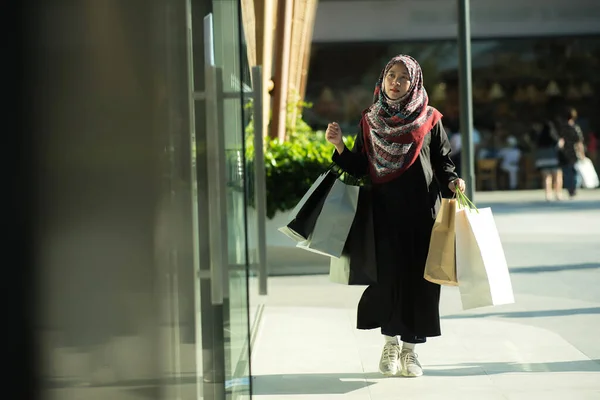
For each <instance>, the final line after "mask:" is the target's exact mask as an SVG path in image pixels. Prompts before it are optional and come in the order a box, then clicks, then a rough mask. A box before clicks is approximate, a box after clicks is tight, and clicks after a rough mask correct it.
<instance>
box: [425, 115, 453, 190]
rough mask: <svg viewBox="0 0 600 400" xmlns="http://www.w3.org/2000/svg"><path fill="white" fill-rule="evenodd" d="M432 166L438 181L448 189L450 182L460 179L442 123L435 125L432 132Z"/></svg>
mask: <svg viewBox="0 0 600 400" xmlns="http://www.w3.org/2000/svg"><path fill="white" fill-rule="evenodd" d="M431 135H432V136H431V144H430V146H431V164H432V167H433V172H434V174H435V176H436V178H437V180H438V181H439V182H440V183H441V184H443V185H444V187H447V186H448V184H449V183H450V182H452V181H453V180H455V179H457V178H458V175H457V174H456V172H455V171H454V170H455V166H454V163H453V162H452V160H451V159H450V151H451V146H450V141H449V140H448V135H446V131H444V127H443V126H442V122H441V121H440V122H438V123H437V124H435V126H434V127H433V129H432V130H431Z"/></svg>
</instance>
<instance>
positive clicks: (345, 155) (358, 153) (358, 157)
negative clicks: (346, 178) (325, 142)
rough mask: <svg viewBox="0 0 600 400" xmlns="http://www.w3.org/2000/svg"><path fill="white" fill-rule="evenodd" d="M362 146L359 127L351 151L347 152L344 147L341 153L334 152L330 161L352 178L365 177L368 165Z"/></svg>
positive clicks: (361, 135) (361, 134)
mask: <svg viewBox="0 0 600 400" xmlns="http://www.w3.org/2000/svg"><path fill="white" fill-rule="evenodd" d="M363 146H364V142H363V133H362V128H361V127H360V125H359V128H358V133H357V134H356V138H355V140H354V147H353V148H352V150H348V148H347V147H346V146H344V151H343V152H342V153H338V151H337V150H334V153H333V156H332V157H331V160H332V161H333V162H334V163H336V164H337V165H338V166H339V167H340V168H341V169H343V170H344V171H346V172H347V173H349V174H350V175H352V176H354V177H357V178H360V177H362V176H365V175H367V173H368V172H369V163H368V159H367V154H366V153H365V152H364V151H363Z"/></svg>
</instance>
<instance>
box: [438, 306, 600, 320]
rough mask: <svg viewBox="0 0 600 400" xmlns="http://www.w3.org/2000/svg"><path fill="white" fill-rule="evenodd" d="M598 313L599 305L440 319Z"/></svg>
mask: <svg viewBox="0 0 600 400" xmlns="http://www.w3.org/2000/svg"><path fill="white" fill-rule="evenodd" d="M582 314H600V307H589V308H568V309H563V310H540V311H507V312H497V313H485V314H455V315H447V316H444V317H442V319H471V318H482V317H483V318H485V317H499V318H541V317H564V316H568V315H582Z"/></svg>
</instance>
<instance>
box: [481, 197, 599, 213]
mask: <svg viewBox="0 0 600 400" xmlns="http://www.w3.org/2000/svg"><path fill="white" fill-rule="evenodd" d="M477 207H478V208H486V207H491V208H492V212H493V213H494V214H519V213H532V214H533V213H547V212H551V211H557V210H563V211H591V210H600V202H599V201H598V200H579V201H570V200H564V201H544V200H542V201H528V202H480V203H477Z"/></svg>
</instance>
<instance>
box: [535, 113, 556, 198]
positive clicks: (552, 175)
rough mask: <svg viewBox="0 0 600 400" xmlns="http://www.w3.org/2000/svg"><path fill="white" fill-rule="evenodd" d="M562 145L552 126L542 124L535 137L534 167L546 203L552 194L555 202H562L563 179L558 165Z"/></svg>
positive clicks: (550, 124) (550, 123) (547, 123)
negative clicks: (540, 181)
mask: <svg viewBox="0 0 600 400" xmlns="http://www.w3.org/2000/svg"><path fill="white" fill-rule="evenodd" d="M562 143H563V141H562V140H561V139H560V137H559V136H558V132H557V131H556V127H555V126H554V124H553V123H552V122H551V121H547V122H546V123H544V126H543V127H542V130H541V131H540V134H539V135H538V137H537V143H536V144H537V149H536V154H535V166H536V168H537V169H538V171H540V174H541V175H542V182H543V185H544V191H545V193H546V201H551V200H552V192H554V196H555V198H556V200H559V201H560V200H562V190H563V178H562V170H561V168H560V164H559V144H562Z"/></svg>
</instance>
